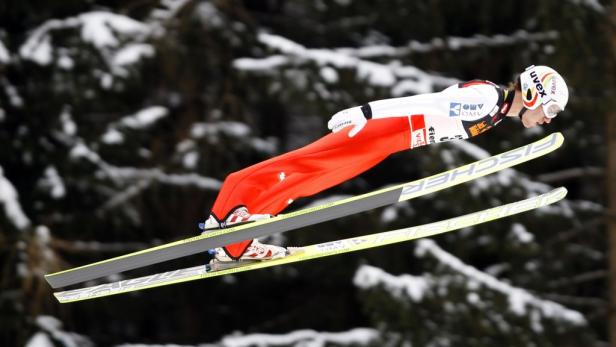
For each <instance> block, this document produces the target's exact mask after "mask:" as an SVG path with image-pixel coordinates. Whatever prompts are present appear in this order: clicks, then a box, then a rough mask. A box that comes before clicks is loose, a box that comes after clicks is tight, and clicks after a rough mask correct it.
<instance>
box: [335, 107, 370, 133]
mask: <svg viewBox="0 0 616 347" xmlns="http://www.w3.org/2000/svg"><path fill="white" fill-rule="evenodd" d="M367 122H368V120H366V117H365V116H364V113H363V112H362V111H361V107H360V106H357V107H352V108H347V109H346V110H342V111H340V112H338V113H336V114H335V115H333V116H332V118H331V119H330V120H329V122H327V127H328V128H329V130H331V131H333V132H335V133H337V132H339V131H340V130H342V129H344V128H346V127H348V126H353V129H351V131H349V137H353V136H355V135H357V133H358V132H360V131H361V129H363V128H364V126H366V123H367Z"/></svg>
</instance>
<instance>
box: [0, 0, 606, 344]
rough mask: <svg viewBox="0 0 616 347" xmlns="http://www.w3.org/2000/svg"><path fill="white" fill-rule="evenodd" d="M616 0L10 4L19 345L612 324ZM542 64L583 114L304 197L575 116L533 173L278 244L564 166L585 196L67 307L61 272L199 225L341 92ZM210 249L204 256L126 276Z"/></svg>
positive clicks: (4, 15) (450, 209)
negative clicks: (606, 175)
mask: <svg viewBox="0 0 616 347" xmlns="http://www.w3.org/2000/svg"><path fill="white" fill-rule="evenodd" d="M607 5H608V3H607V1H603V2H598V1H594V0H585V1H573V0H572V1H564V2H563V1H542V2H531V1H521V2H520V1H514V0H504V1H499V2H494V1H488V0H482V1H474V2H468V1H462V2H448V3H442V2H428V3H426V2H409V1H403V0H388V1H380V2H377V3H369V2H362V1H350V0H337V1H330V2H326V1H308V2H292V1H232V0H217V1H197V0H146V1H126V2H108V1H90V2H79V1H61V2H47V3H40V2H38V3H36V4H34V3H31V2H27V1H23V2H11V4H10V6H8V5H7V4H0V141H2V143H3V144H4V145H3V146H1V147H0V202H1V205H2V207H3V209H2V213H0V259H1V262H0V264H2V268H3V269H2V273H1V275H2V276H1V277H0V326H1V327H3V329H1V334H2V337H1V338H2V342H3V343H2V344H3V345H23V344H25V343H29V345H30V346H31V347H34V346H37V347H38V346H41V345H42V346H48V345H51V344H54V345H57V346H71V345H72V346H74V345H78V346H90V345H120V344H122V343H124V342H127V341H132V342H144V343H159V344H160V343H181V344H196V343H203V342H204V341H219V342H216V343H215V345H220V346H238V345H245V346H252V345H260V346H305V345H307V344H308V343H312V344H314V345H317V343H321V345H327V346H330V345H331V346H352V345H358V346H370V345H390V346H409V345H411V344H412V345H413V346H416V345H419V346H421V345H432V346H446V345H462V346H464V345H467V346H484V345H490V344H494V341H496V342H497V343H499V344H503V345H506V344H508V345H516V344H517V345H524V344H528V345H530V344H531V343H535V345H538V346H539V345H541V346H544V345H545V346H549V345H571V346H582V345H584V346H585V345H592V344H599V343H601V341H605V340H607V333H606V331H605V319H606V317H607V312H606V311H605V307H607V305H606V303H607V302H606V297H605V287H606V283H605V282H606V281H605V279H606V273H607V271H606V268H605V263H606V261H605V260H606V256H607V249H606V247H605V245H606V238H605V234H604V233H602V229H601V227H602V224H601V223H602V220H603V219H602V214H603V213H604V211H605V208H604V205H605V204H604V200H605V199H604V198H603V197H604V195H603V194H604V191H605V189H604V186H603V185H602V183H598V182H597V180H596V179H595V178H596V177H592V178H591V179H587V178H584V177H583V176H580V174H579V173H582V174H587V173H589V174H592V175H596V173H597V172H600V170H598V169H597V168H598V167H600V166H601V165H602V163H603V162H604V158H605V150H604V148H605V147H604V146H603V145H604V142H605V139H606V138H605V136H606V134H605V132H604V126H605V123H604V122H603V119H602V118H601V117H600V116H599V115H602V114H606V112H607V106H606V105H607V103H605V102H604V101H605V100H607V98H609V97H610V95H609V92H606V91H605V90H604V89H603V86H604V85H605V84H606V83H608V82H609V81H610V76H609V75H606V74H604V72H605V71H606V68H607V66H608V64H609V60H608V59H609V58H608V57H607V56H606V55H605V54H604V53H605V47H607V45H608V42H609V41H608V40H609V36H607V35H606V34H605V33H607V31H606V30H603V29H604V28H605V26H606V23H607V22H606V21H607V12H606V7H605V6H607ZM530 64H548V65H551V66H553V67H555V68H556V69H557V70H559V71H560V72H561V73H562V74H563V75H564V76H565V78H566V79H567V81H568V83H569V85H570V86H571V99H570V103H569V105H568V107H567V110H566V111H565V112H564V113H563V114H561V115H559V116H558V119H557V120H556V121H555V122H553V123H552V124H550V126H549V127H547V128H544V129H540V130H536V129H534V130H524V129H523V128H522V127H521V125H520V124H519V123H518V122H516V121H515V120H511V121H508V122H507V123H508V124H504V125H502V126H499V128H498V129H494V130H492V131H491V132H490V133H489V134H486V135H485V136H481V137H479V138H476V139H473V140H472V141H465V142H451V143H448V144H443V145H438V146H430V147H427V148H423V149H418V150H414V151H410V152H404V153H399V154H396V155H393V156H392V157H391V158H389V159H388V160H387V161H385V162H384V163H383V164H381V165H380V166H379V167H377V168H375V169H373V170H371V171H370V172H368V173H366V174H364V175H362V176H361V177H359V178H357V179H354V180H352V181H350V182H347V183H345V184H343V185H341V186H340V187H337V188H335V189H332V190H330V191H328V192H325V193H323V194H320V195H319V196H317V197H315V198H314V199H303V200H299V201H297V202H296V203H295V204H294V205H292V206H291V209H293V208H297V207H301V206H305V205H306V204H308V203H317V201H316V200H319V201H323V200H320V199H335V198H337V197H342V196H349V195H353V194H358V193H364V192H367V191H369V190H372V189H376V188H379V187H382V186H386V185H390V184H393V183H398V182H405V181H409V180H412V179H414V178H419V177H422V176H426V175H430V174H434V173H436V172H439V171H441V170H444V169H447V168H452V167H455V166H458V165H460V164H463V163H466V162H469V161H471V160H475V159H478V158H482V157H483V156H485V155H487V153H489V152H494V153H495V152H500V151H503V150H506V149H509V148H511V147H514V146H518V145H521V144H524V143H527V142H529V141H531V140H533V139H535V138H537V137H538V136H541V135H543V134H545V133H547V132H551V131H562V132H563V133H564V135H565V138H566V144H565V146H564V147H563V149H561V150H559V151H558V152H556V153H554V154H551V155H550V156H549V157H546V158H545V160H541V161H537V162H533V163H530V164H526V165H524V166H521V167H520V168H518V169H516V170H515V171H514V170H509V171H504V172H502V173H501V174H498V175H494V176H490V177H487V178H485V179H481V180H478V181H476V182H474V183H472V184H468V185H465V186H461V187H458V188H455V189H451V190H448V191H444V192H440V193H438V194H437V195H433V196H429V197H426V198H422V199H417V200H414V201H412V202H411V203H408V204H399V205H396V206H391V207H388V208H385V209H382V210H378V211H373V212H371V213H365V214H362V215H358V216H353V217H348V218H344V219H341V220H338V221H334V222H331V223H327V224H323V225H319V226H317V227H314V228H309V229H306V230H302V231H298V232H289V233H287V234H285V235H283V236H280V237H278V238H277V241H278V242H285V243H287V244H290V245H292V244H299V245H301V244H307V243H313V242H318V241H326V240H332V239H337V238H345V237H350V236H352V235H355V234H360V233H372V232H377V231H382V230H386V229H390V228H393V227H401V226H409V225H415V224H421V223H425V222H431V221H435V220H439V219H441V218H447V217H452V216H455V215H459V214H462V213H467V212H472V211H476V210H479V209H483V208H486V207H490V206H493V205H497V204H500V203H505V202H510V201H513V200H516V199H519V198H525V197H527V196H530V195H534V194H538V193H543V192H545V191H547V190H549V189H550V188H551V186H552V185H554V186H555V185H560V184H564V185H566V186H567V187H568V188H569V191H570V193H569V200H567V201H565V202H563V203H561V204H559V205H557V206H554V207H550V208H546V209H544V210H542V211H538V212H536V213H531V214H527V215H523V216H518V217H515V218H512V219H509V220H503V221H501V222H498V223H493V224H490V225H483V226H480V227H475V228H472V229H465V230H462V231H460V232H456V233H451V234H449V235H443V236H440V237H436V238H434V242H431V241H426V242H423V241H422V242H418V243H409V244H404V245H398V246H391V247H389V248H387V249H378V250H373V251H367V252H363V253H360V254H353V255H350V254H349V255H345V256H340V257H333V258H330V259H327V260H321V261H315V262H312V263H303V264H298V265H293V266H286V267H282V268H275V269H271V270H263V271H260V272H254V273H247V274H243V275H237V276H228V277H224V278H219V279H215V280H209V281H203V282H201V283H194V284H190V285H182V286H174V287H169V288H165V289H156V290H150V291H147V292H141V293H136V294H133V295H126V296H118V297H110V298H107V299H102V300H98V301H96V302H90V303H84V304H75V305H63V306H60V305H58V304H57V303H55V301H54V299H53V297H52V296H51V291H50V289H49V288H48V286H47V284H46V283H45V282H44V280H43V277H42V276H43V275H44V274H46V273H50V272H54V271H57V270H60V269H66V268H70V267H73V266H77V265H82V264H86V263H89V262H92V261H96V260H101V259H104V258H108V257H111V256H116V255H121V254H123V253H126V252H129V251H133V250H137V249H142V248H145V247H148V246H151V245H154V244H158V243H161V242H166V241H170V240H172V239H179V238H182V237H186V236H191V235H194V234H195V233H196V232H197V230H196V225H197V222H198V221H200V220H203V218H204V217H205V216H206V215H207V212H208V208H209V206H210V205H211V203H212V202H213V200H214V198H215V196H216V192H217V190H218V188H219V187H220V184H221V182H222V180H223V179H224V178H225V176H226V175H227V174H229V173H230V172H233V171H235V170H238V169H241V168H243V167H245V166H248V165H250V164H253V163H255V162H258V161H260V160H263V159H265V158H268V157H270V156H272V155H275V154H279V153H282V152H284V151H287V150H290V149H294V148H297V147H299V146H302V145H304V144H306V143H308V142H310V141H312V140H314V139H316V138H318V137H319V136H322V135H323V134H325V132H326V127H325V124H326V121H327V119H328V118H329V117H330V116H331V115H332V114H333V113H335V112H336V111H339V110H341V109H343V108H347V107H350V106H356V105H360V104H362V103H365V102H367V101H371V100H376V99H382V98H390V97H397V96H406V95H414V94H419V93H429V92H434V91H439V90H441V89H443V88H445V87H447V86H449V85H451V84H453V83H457V82H460V81H465V80H469V79H473V78H482V79H489V80H492V81H494V82H496V83H500V84H506V83H508V82H509V81H510V80H511V79H513V78H514V77H515V75H516V73H518V72H519V71H521V70H522V69H523V68H524V67H526V66H527V65H530ZM589 115H592V116H589ZM435 242H436V243H435ZM203 261H205V256H195V257H190V258H187V259H182V260H180V261H177V262H173V264H163V265H161V266H157V267H154V268H153V269H152V268H150V269H144V270H140V271H134V272H131V273H130V274H128V275H127V276H130V277H132V276H133V275H138V274H142V273H151V272H152V271H156V270H160V269H165V268H175V267H178V266H182V265H189V266H192V265H195V263H199V262H203ZM366 264H369V265H366ZM393 274H395V275H393ZM121 276H124V275H120V276H118V277H120V278H121ZM118 277H116V278H118ZM358 327H368V328H358ZM307 329H308V330H307ZM377 329H378V330H377ZM69 331H70V332H69ZM236 331H241V332H242V333H234V332H236ZM318 331H326V332H338V333H322V334H321V333H318ZM259 333H268V335H267V336H266V335H261V334H259ZM232 334H233V335H232ZM243 334H244V335H245V336H243ZM243 338H244V339H243ZM242 343H244V344H242Z"/></svg>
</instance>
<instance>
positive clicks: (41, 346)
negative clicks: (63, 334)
mask: <svg viewBox="0 0 616 347" xmlns="http://www.w3.org/2000/svg"><path fill="white" fill-rule="evenodd" d="M54 346H55V344H54V343H53V342H52V341H51V339H50V338H49V336H47V334H45V333H41V332H38V333H36V334H34V335H33V336H32V337H31V338H30V339H28V342H26V347H54Z"/></svg>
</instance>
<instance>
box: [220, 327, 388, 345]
mask: <svg viewBox="0 0 616 347" xmlns="http://www.w3.org/2000/svg"><path fill="white" fill-rule="evenodd" d="M378 337H379V334H378V332H377V331H376V330H375V329H370V328H356V329H352V330H349V331H345V332H338V333H331V332H317V331H314V330H297V331H293V332H290V333H287V334H282V335H273V334H251V335H244V336H227V337H225V338H223V339H222V341H221V347H253V346H290V345H293V346H304V347H326V346H330V345H332V344H334V345H336V346H357V345H360V346H361V345H364V346H365V345H368V344H370V343H371V342H374V340H376V339H377V338H378Z"/></svg>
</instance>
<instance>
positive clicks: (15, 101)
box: [0, 77, 24, 108]
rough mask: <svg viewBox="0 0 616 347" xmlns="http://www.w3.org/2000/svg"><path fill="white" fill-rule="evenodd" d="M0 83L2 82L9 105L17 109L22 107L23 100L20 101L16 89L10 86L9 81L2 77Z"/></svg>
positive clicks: (20, 98)
mask: <svg viewBox="0 0 616 347" xmlns="http://www.w3.org/2000/svg"><path fill="white" fill-rule="evenodd" d="M0 82H2V85H3V87H4V91H5V92H6V95H7V96H8V97H9V102H10V103H11V105H13V106H14V107H17V108H20V107H23V105H24V99H22V97H21V95H19V92H18V91H17V88H15V86H14V85H12V84H11V82H9V80H8V79H6V78H4V77H2V79H0Z"/></svg>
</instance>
